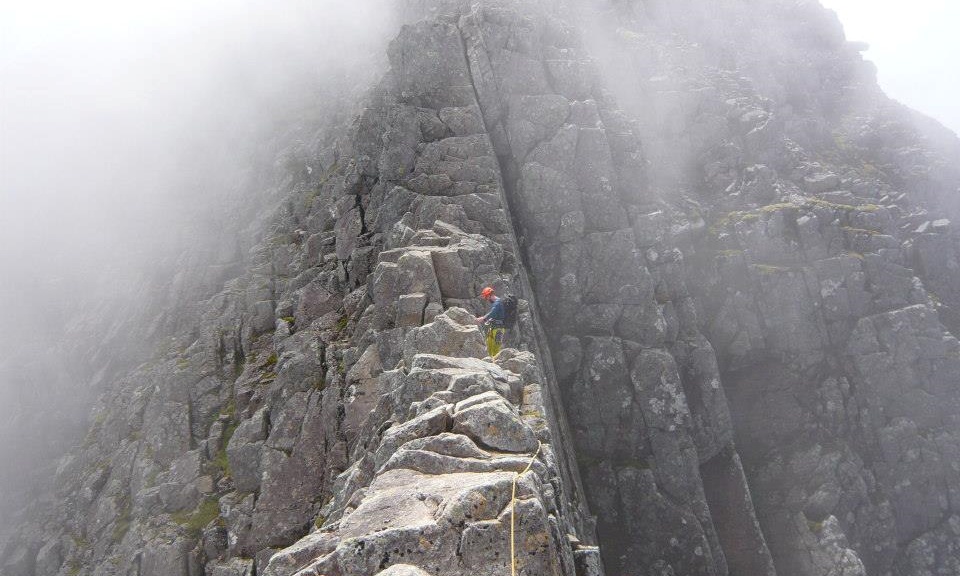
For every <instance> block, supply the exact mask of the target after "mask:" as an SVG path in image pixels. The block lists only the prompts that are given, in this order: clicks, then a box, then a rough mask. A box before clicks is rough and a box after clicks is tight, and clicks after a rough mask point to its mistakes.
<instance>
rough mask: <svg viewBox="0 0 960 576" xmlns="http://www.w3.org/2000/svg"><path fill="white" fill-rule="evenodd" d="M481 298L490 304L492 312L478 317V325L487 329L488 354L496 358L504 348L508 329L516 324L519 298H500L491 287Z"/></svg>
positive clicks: (486, 289)
mask: <svg viewBox="0 0 960 576" xmlns="http://www.w3.org/2000/svg"><path fill="white" fill-rule="evenodd" d="M480 298H482V299H484V300H486V301H487V302H489V303H490V311H489V312H487V313H486V315H484V316H477V324H479V325H481V326H485V327H486V328H487V353H488V354H490V356H496V355H497V354H498V353H499V352H500V349H501V348H502V347H503V340H504V338H505V336H506V333H507V329H508V328H513V326H514V324H515V323H516V318H517V298H516V296H514V295H513V294H507V296H506V297H505V298H498V297H497V294H496V292H494V290H493V288H492V287H490V286H487V287H486V288H484V289H483V290H482V291H481V292H480Z"/></svg>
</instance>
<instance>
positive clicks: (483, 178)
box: [2, 0, 960, 576]
mask: <svg viewBox="0 0 960 576" xmlns="http://www.w3.org/2000/svg"><path fill="white" fill-rule="evenodd" d="M402 8H403V9H402V11H401V12H402V13H403V15H404V18H405V19H406V20H408V21H409V23H408V24H407V25H404V26H403V27H401V28H398V29H397V30H396V33H395V37H394V38H393V40H392V42H391V43H390V45H389V48H388V50H387V57H388V61H389V70H388V71H387V72H386V73H385V74H383V76H382V78H381V79H380V80H379V81H378V83H376V84H375V85H373V86H371V87H370V88H369V91H368V93H367V96H366V99H365V100H364V101H363V105H362V106H361V110H360V111H359V112H358V113H356V114H355V115H352V116H351V117H350V120H349V122H347V123H345V124H343V125H334V124H330V125H327V126H326V127H325V129H324V130H319V133H320V135H318V136H317V137H316V141H315V142H311V143H308V144H303V143H301V144H300V148H298V150H300V153H301V154H302V153H303V149H304V147H306V148H307V149H309V150H310V153H309V154H306V158H305V162H306V163H307V165H308V166H309V168H310V169H309V170H306V171H304V170H298V171H297V172H296V174H293V175H291V174H289V173H286V174H284V175H283V177H282V178H281V181H280V182H279V183H277V184H276V186H277V190H280V191H281V193H282V195H284V197H285V200H284V202H283V203H282V205H281V206H280V207H279V208H278V209H277V210H276V212H275V213H273V214H271V215H270V217H269V218H261V219H260V221H261V224H259V225H260V226H262V227H263V230H264V232H263V233H262V235H261V236H260V238H259V241H258V242H257V243H256V244H255V246H254V247H253V248H252V249H251V250H250V251H249V257H248V258H246V259H245V260H244V262H243V265H242V266H241V268H242V269H241V270H240V271H238V272H236V273H235V274H231V275H230V278H229V279H227V280H226V281H225V282H223V283H222V289H220V290H218V291H216V292H215V293H213V294H212V295H209V296H207V297H205V298H204V299H203V300H202V301H200V302H198V303H195V304H194V305H193V307H192V308H191V310H193V311H194V312H195V313H194V314H193V319H192V320H182V321H181V322H179V323H178V324H177V326H173V327H170V329H169V333H170V335H171V337H170V338H169V341H168V342H167V344H166V345H165V346H164V347H163V348H162V349H158V350H157V351H156V354H155V355H154V356H153V358H152V359H151V360H150V361H149V362H145V363H144V364H142V365H141V366H139V367H138V368H136V369H135V370H132V371H127V372H126V373H125V374H123V375H122V376H121V377H119V378H117V379H115V380H114V381H113V382H112V384H110V385H109V387H108V393H107V394H105V395H104V397H103V398H102V399H101V400H100V402H99V403H98V405H97V407H96V410H95V416H94V418H93V425H92V427H91V428H90V430H89V431H88V433H87V435H86V437H85V438H84V439H83V440H82V442H81V443H80V444H79V445H78V446H77V447H75V448H74V449H72V450H71V451H70V452H69V453H68V454H67V455H66V456H65V457H64V458H63V459H62V460H61V461H60V463H59V466H58V468H57V471H56V474H55V475H52V478H53V483H54V487H52V488H50V489H49V491H48V493H47V495H46V496H45V497H44V498H41V499H40V500H38V501H37V502H36V503H35V504H34V506H33V507H32V508H31V509H29V510H26V511H24V512H23V513H22V514H21V515H20V516H19V519H18V520H17V522H18V530H17V533H16V534H15V535H14V536H13V537H11V538H10V539H9V541H8V543H7V544H6V547H5V549H4V551H3V559H2V562H3V567H4V573H5V574H6V573H9V574H16V575H20V574H23V575H41V574H44V575H46V574H60V575H64V574H91V575H92V574H96V575H113V574H117V575H119V574H138V575H141V576H160V575H184V576H187V575H189V576H193V575H198V574H216V575H223V576H227V575H253V574H269V575H271V576H283V575H293V574H298V575H321V574H323V575H327V576H330V575H340V576H348V575H349V576H361V575H373V574H379V575H382V576H403V575H417V576H422V575H424V574H426V575H433V576H439V575H466V574H471V575H473V574H491V575H492V574H504V573H507V572H508V571H509V570H510V568H511V564H512V563H513V562H515V563H516V567H517V568H518V573H520V574H527V575H537V576H541V575H543V576H545V575H564V576H587V575H590V576H599V575H600V574H608V575H612V576H619V575H623V576H628V575H634V574H657V575H668V574H677V575H679V574H684V575H705V576H726V575H751V576H752V575H774V574H780V575H782V576H786V575H790V576H792V575H799V576H822V575H825V574H826V575H836V576H841V575H842V576H853V575H864V576H866V575H869V576H887V575H889V576H893V575H898V576H900V575H903V576H914V575H915V576H921V575H924V576H926V575H933V576H948V575H955V574H957V573H958V571H960V547H958V542H960V504H958V503H960V469H958V467H957V462H960V343H958V341H957V339H956V331H957V329H958V326H960V323H958V320H957V318H958V317H960V316H958V313H957V311H956V310H957V306H958V305H960V243H958V236H957V235H956V234H955V233H954V231H953V225H952V224H951V223H950V218H952V217H954V216H955V214H956V206H957V199H956V197H955V196H956V190H957V186H958V184H960V178H957V175H956V173H955V170H956V169H955V167H954V165H952V164H951V163H950V161H951V160H957V158H955V157H953V158H951V157H950V156H949V154H950V150H951V148H950V146H956V143H955V142H954V143H953V144H950V146H944V145H943V141H944V140H943V139H942V138H940V137H939V136H938V137H937V138H932V137H931V136H930V134H932V132H931V131H934V132H935V130H934V129H932V128H930V127H929V126H919V127H918V126H915V125H914V124H913V123H912V119H911V115H910V113H909V112H908V111H906V110H903V109H901V108H900V107H898V106H897V105H895V104H893V103H891V102H889V101H888V100H887V99H886V98H885V97H884V96H883V95H882V94H881V93H880V92H879V90H878V89H877V87H876V84H875V82H874V80H873V74H872V70H871V69H870V68H869V66H868V65H867V64H865V63H864V62H863V61H862V59H861V58H860V56H859V54H858V52H857V51H856V50H855V47H852V46H850V45H848V44H847V43H846V42H845V41H844V39H843V36H842V31H841V29H840V27H839V24H838V22H836V20H835V18H834V17H833V16H832V15H830V14H829V13H827V12H825V11H824V10H823V9H822V8H820V7H819V5H817V4H815V3H809V2H799V3H798V2H794V1H790V2H786V1H784V2H777V1H771V2H765V3H762V4H760V5H758V4H756V3H751V2H745V1H737V0H728V1H724V2H709V3H707V2H702V1H694V0H687V1H684V2H639V1H636V2H611V3H584V4H583V5H581V4H578V3H572V2H571V3H565V2H550V1H543V2H538V3H528V2H524V3H519V2H510V1H502V2H494V1H490V2H466V1H464V2H440V1H436V2H430V1H426V2H424V1H420V2H405V3H403V5H402ZM953 149H954V150H955V148H953ZM488 285H492V286H494V287H495V288H496V289H497V290H498V292H500V293H501V294H506V293H513V294H516V295H517V296H518V297H519V299H520V307H519V308H520V315H519V322H518V325H517V327H516V328H514V329H513V330H512V331H511V332H510V334H509V336H508V341H507V349H505V350H504V351H503V352H501V353H500V354H499V355H498V356H496V357H495V358H490V357H487V350H486V347H485V346H484V344H483V336H482V333H481V331H480V329H479V328H478V326H477V325H476V322H475V320H474V316H475V315H476V314H479V313H481V312H482V311H483V309H484V304H483V303H482V302H481V301H480V300H479V299H478V298H477V297H476V295H477V294H478V293H479V292H480V290H481V289H482V288H483V287H484V286H488ZM512 525H513V527H514V530H515V538H514V542H515V544H516V546H515V549H514V550H513V552H511V526H512Z"/></svg>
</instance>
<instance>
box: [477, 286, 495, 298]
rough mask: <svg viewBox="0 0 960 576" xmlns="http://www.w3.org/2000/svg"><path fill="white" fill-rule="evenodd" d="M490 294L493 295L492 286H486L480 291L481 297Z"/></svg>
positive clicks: (487, 296)
mask: <svg viewBox="0 0 960 576" xmlns="http://www.w3.org/2000/svg"><path fill="white" fill-rule="evenodd" d="M491 296H493V288H491V287H490V286H487V287H486V288H484V289H483V291H481V292H480V297H481V298H489V297H491Z"/></svg>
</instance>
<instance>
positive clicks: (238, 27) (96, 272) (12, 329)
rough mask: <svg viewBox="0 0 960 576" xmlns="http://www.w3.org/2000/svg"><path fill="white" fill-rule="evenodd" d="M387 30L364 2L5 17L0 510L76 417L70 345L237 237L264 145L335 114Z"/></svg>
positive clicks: (167, 6)
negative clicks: (180, 265) (4, 418)
mask: <svg viewBox="0 0 960 576" xmlns="http://www.w3.org/2000/svg"><path fill="white" fill-rule="evenodd" d="M388 22H389V10H385V9H384V7H383V6H381V5H380V4H379V3H377V2H374V1H372V0H369V1H361V2H350V3H348V4H347V3H339V2H333V1H327V0H324V1H320V2H308V1H296V2H285V3H283V4H282V5H278V4H276V3H271V2H265V1H257V0H245V1H241V2H234V1H229V2H228V1H225V0H220V1H214V2H202V3H197V2H187V1H182V0H177V1H172V2H164V3H155V4H149V3H146V4H145V3H127V2H120V1H115V0H95V1H94V2H86V3H81V4H78V3H73V2H65V1H60V0H57V1H50V0H47V1H41V2H17V3H7V4H4V5H3V6H2V8H0V87H2V88H0V268H2V270H3V273H2V274H0V327H2V332H0V405H3V406H5V407H8V408H7V411H8V414H9V415H11V416H10V417H9V419H8V422H7V423H5V424H4V425H3V428H2V431H3V434H2V437H3V438H4V441H3V443H2V444H3V446H2V447H0V450H2V452H0V461H3V462H4V468H5V470H7V473H5V474H4V475H2V477H0V501H3V500H4V498H3V495H4V492H5V491H7V490H9V489H10V488H9V486H5V480H10V479H11V478H13V479H17V480H19V481H22V480H24V479H26V478H28V477H29V475H28V474H26V473H20V472H19V471H18V469H20V468H22V467H23V466H24V465H25V466H26V467H27V468H30V467H36V466H40V465H42V464H44V463H45V462H46V461H47V460H49V459H52V458H53V457H55V456H57V455H59V453H60V452H62V450H63V449H65V448H66V446H64V445H63V442H64V441H65V438H64V437H63V435H64V434H65V433H66V434H67V435H68V438H66V440H67V441H68V442H70V441H75V440H76V439H73V438H69V433H70V430H73V429H75V428H76V429H79V428H78V426H81V425H82V424H83V422H85V420H86V418H87V414H86V405H87V402H89V400H90V395H91V394H94V393H95V390H90V389H89V383H88V382H87V381H86V380H87V376H86V375H85V374H84V373H83V371H81V370H79V369H78V367H77V366H76V365H75V364H72V362H73V361H74V360H75V358H72V357H71V356H70V354H69V353H68V351H66V350H64V349H63V347H62V340H64V338H63V335H64V333H65V332H66V331H68V330H70V329H71V326H72V324H75V323H76V322H77V321H78V319H79V320H81V321H83V322H86V323H88V324H89V323H90V322H98V321H103V322H110V321H112V320H115V318H113V317H112V316H115V315H117V314H118V313H119V310H120V303H121V302H123V303H126V304H127V306H128V308H127V309H129V308H130V306H133V307H134V309H135V307H136V303H137V299H138V298H140V297H141V296H142V295H143V294H144V292H145V291H147V290H149V289H150V286H149V284H150V283H154V284H162V283H165V282H169V281H170V277H171V275H172V273H173V272H175V270H174V269H172V268H171V267H170V266H169V265H166V266H163V265H162V264H164V263H167V264H169V262H171V261H173V262H175V261H176V258H177V254H178V253H180V252H181V251H184V250H186V249H189V248H190V247H191V246H193V245H197V244H202V245H204V248H205V249H207V250H214V251H215V250H216V249H217V246H210V245H209V244H211V243H216V242H217V241H221V242H222V241H223V239H224V236H229V234H224V231H225V230H227V229H232V228H231V227H233V228H237V227H239V226H242V224H243V223H242V222H237V221H236V220H237V214H238V213H241V212H242V210H238V209H239V208H243V206H242V204H243V203H244V202H247V201H249V197H250V195H251V188H255V187H256V186H257V185H258V184H257V183H256V182H257V177H256V176H257V174H256V172H257V170H261V169H262V168H263V167H264V166H270V165H271V163H272V162H274V161H275V158H273V156H272V155H271V154H272V153H273V150H272V149H271V148H270V143H271V142H272V141H275V140H276V139H278V138H287V139H288V140H289V139H290V138H299V137H302V138H308V137H309V134H299V132H304V131H309V130H310V127H311V125H312V124H315V123H316V122H317V121H318V118H320V117H323V116H324V115H330V114H333V113H335V112H337V111H342V109H343V108H344V106H345V105H344V102H343V101H342V100H344V99H346V100H348V101H349V100H350V99H352V98H353V97H354V95H355V93H356V92H357V91H358V90H360V89H361V88H363V87H364V86H363V85H364V84H365V83H366V81H367V79H368V78H371V77H374V76H376V75H377V73H378V71H379V70H380V69H381V68H382V67H383V66H384V63H383V59H384V56H383V54H384V45H385V43H386V41H387V39H388V35H387V34H386V33H384V31H383V28H384V27H385V26H386V25H387V24H388ZM117 352H118V354H122V351H119V350H118V351H117ZM130 360H131V361H136V360H137V359H136V358H131V359H130ZM11 474H12V476H11V477H10V478H8V476H10V475H11ZM0 503H2V502H0ZM0 508H2V506H0Z"/></svg>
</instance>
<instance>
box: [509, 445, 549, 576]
mask: <svg viewBox="0 0 960 576" xmlns="http://www.w3.org/2000/svg"><path fill="white" fill-rule="evenodd" d="M542 446H543V444H541V443H540V441H539V440H537V451H536V452H534V453H533V456H531V457H530V463H529V464H527V467H526V468H524V469H523V472H520V473H519V474H517V475H516V476H515V477H514V479H513V490H512V492H511V493H510V576H517V544H516V536H515V534H516V523H515V522H514V518H515V517H516V515H517V512H516V509H517V481H518V480H520V477H521V476H523V475H524V474H526V473H527V472H529V471H530V468H532V467H533V463H534V461H535V460H536V459H537V456H539V455H540V448H541V447H542Z"/></svg>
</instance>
